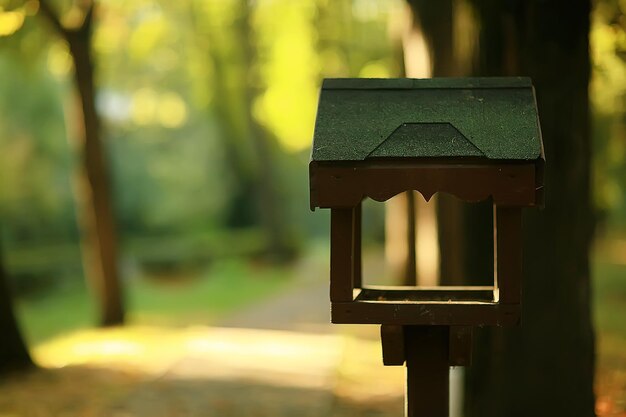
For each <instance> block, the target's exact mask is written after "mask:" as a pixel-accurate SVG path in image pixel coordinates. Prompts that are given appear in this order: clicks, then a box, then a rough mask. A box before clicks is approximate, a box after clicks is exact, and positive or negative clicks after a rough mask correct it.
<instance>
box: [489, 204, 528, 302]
mask: <svg viewBox="0 0 626 417" xmlns="http://www.w3.org/2000/svg"><path fill="white" fill-rule="evenodd" d="M493 218H494V235H495V241H494V277H495V283H496V284H497V285H496V286H497V288H498V292H499V300H498V301H499V302H500V303H503V304H519V303H521V297H522V210H521V209H520V208H518V207H494V213H493Z"/></svg>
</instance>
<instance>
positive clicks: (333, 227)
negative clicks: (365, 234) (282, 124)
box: [330, 208, 354, 302]
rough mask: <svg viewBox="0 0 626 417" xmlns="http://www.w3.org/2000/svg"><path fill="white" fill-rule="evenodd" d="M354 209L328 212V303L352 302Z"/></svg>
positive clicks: (338, 209) (339, 209)
mask: <svg viewBox="0 0 626 417" xmlns="http://www.w3.org/2000/svg"><path fill="white" fill-rule="evenodd" d="M353 283H354V209H353V208H337V209H335V208H333V209H331V211H330V301H332V302H341V301H352V288H353Z"/></svg>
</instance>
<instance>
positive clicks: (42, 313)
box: [16, 258, 291, 346]
mask: <svg viewBox="0 0 626 417" xmlns="http://www.w3.org/2000/svg"><path fill="white" fill-rule="evenodd" d="M290 274H291V270H290V269H287V268H276V267H270V266H262V265H255V264H254V263H251V262H249V261H246V260H245V259H242V258H227V259H222V260H219V261H215V263H214V264H213V265H212V266H210V267H209V268H206V269H205V270H200V271H196V272H185V273H179V274H176V275H168V276H159V277H154V276H153V277H149V276H144V275H139V276H134V277H129V278H130V279H128V280H127V282H126V284H125V291H126V301H127V314H128V322H129V323H132V324H149V325H186V324H211V323H214V322H215V321H216V320H218V319H219V318H221V317H224V316H226V315H227V314H229V313H232V312H234V311H236V310H237V309H240V308H246V307H247V306H248V305H250V304H253V303H254V302H259V301H261V300H263V299H264V298H267V297H269V296H270V295H272V294H274V293H276V292H278V291H280V290H281V289H282V288H284V287H285V286H286V285H287V284H288V283H289V282H290V280H289V276H290ZM16 307H17V313H18V317H19V320H20V324H21V327H22V330H23V332H24V335H25V337H26V339H27V341H28V343H29V344H30V345H31V346H33V345H36V344H38V343H41V342H43V341H45V340H47V339H49V338H51V337H54V336H56V335H59V334H61V333H64V332H68V331H72V330H77V329H81V328H88V327H92V326H93V325H94V323H96V322H97V318H96V314H95V306H94V302H93V297H92V296H91V294H90V293H89V291H88V289H87V288H86V286H85V285H84V283H83V281H82V279H81V278H78V277H77V278H76V279H74V280H73V284H71V285H66V286H65V287H62V288H57V289H53V290H50V291H49V292H47V293H46V294H45V296H39V297H36V298H24V299H19V300H17V305H16Z"/></svg>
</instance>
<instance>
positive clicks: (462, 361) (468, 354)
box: [448, 326, 473, 366]
mask: <svg viewBox="0 0 626 417" xmlns="http://www.w3.org/2000/svg"><path fill="white" fill-rule="evenodd" d="M472 342H473V328H472V327H471V326H450V345H449V349H448V362H449V364H450V366H470V365H471V364H472Z"/></svg>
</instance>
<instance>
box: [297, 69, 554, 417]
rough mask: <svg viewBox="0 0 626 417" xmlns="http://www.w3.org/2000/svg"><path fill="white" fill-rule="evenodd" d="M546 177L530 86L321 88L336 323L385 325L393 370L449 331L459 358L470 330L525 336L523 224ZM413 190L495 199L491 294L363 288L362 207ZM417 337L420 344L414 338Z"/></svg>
mask: <svg viewBox="0 0 626 417" xmlns="http://www.w3.org/2000/svg"><path fill="white" fill-rule="evenodd" d="M543 166H544V156H543V145H542V140H541V132H540V128H539V122H538V117H537V108H536V103H535V96H534V90H533V87H532V85H531V82H530V80H529V79H528V78H518V77H516V78H508V77H507V78H466V79H460V78H457V79H443V78H442V79H436V78H435V79H419V80H418V79H327V80H325V81H324V83H323V86H322V90H321V94H320V99H319V106H318V112H317V119H316V123H315V133H314V138H313V149H312V155H311V162H310V165H309V174H310V193H311V194H310V198H311V209H312V210H315V208H326V209H330V211H331V233H330V239H331V242H330V243H331V254H330V301H331V320H332V322H333V323H364V324H381V325H383V331H382V334H383V355H384V356H385V354H386V358H384V359H385V363H386V364H398V363H400V362H403V361H404V360H405V359H406V358H407V357H408V355H409V352H406V355H405V350H406V348H407V346H408V345H407V344H406V339H407V338H408V339H420V337H422V338H427V339H428V338H429V337H431V336H429V335H431V334H432V333H433V331H434V332H435V333H437V332H438V331H439V330H441V329H443V330H441V331H442V332H443V333H445V334H446V337H447V338H448V339H446V340H445V341H443V342H441V343H442V345H441V346H445V348H446V349H448V350H450V352H451V351H452V350H454V349H455V348H454V345H455V344H454V340H453V339H454V338H453V337H452V335H453V334H455V335H456V336H458V338H461V339H463V334H466V333H467V332H466V330H465V329H467V328H468V327H470V328H471V326H484V325H515V324H518V323H519V321H520V311H521V287H522V236H521V227H522V225H521V213H522V208H523V207H531V206H537V205H542V203H543ZM409 190H416V191H418V192H420V193H421V194H422V196H423V197H424V198H425V199H426V200H429V199H430V198H431V197H432V196H433V195H434V194H435V193H437V192H445V193H448V194H452V195H454V196H456V197H458V198H459V199H461V200H464V201H467V202H478V201H483V200H486V199H489V198H491V200H492V202H493V213H494V221H493V232H494V234H493V236H494V254H493V259H494V277H493V285H492V286H486V287H485V286H482V287H471V286H468V287H435V288H432V287H429V288H420V287H381V286H366V285H362V281H361V202H362V200H363V199H364V198H366V197H369V198H371V199H373V200H376V201H385V200H388V199H389V198H391V197H393V196H394V195H396V194H399V193H401V192H404V191H409ZM427 327H430V329H427ZM409 328H411V329H416V328H420V329H422V330H420V331H421V332H422V335H421V336H415V335H413V336H411V337H408V336H407V335H406V329H409ZM425 329H426V330H425ZM435 329H439V330H435ZM386 339H387V340H390V341H391V342H390V343H387V344H386ZM399 340H400V341H399ZM401 340H404V342H402V341H401ZM416 343H417V342H416ZM417 344H419V343H417ZM422 345H423V343H422ZM433 346H434V345H433ZM466 350H467V349H466ZM452 356H453V355H450V357H452ZM461 356H463V355H461ZM449 362H450V364H455V363H454V361H453V360H450V361H449ZM461 362H463V360H461ZM415 415H417V414H415Z"/></svg>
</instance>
